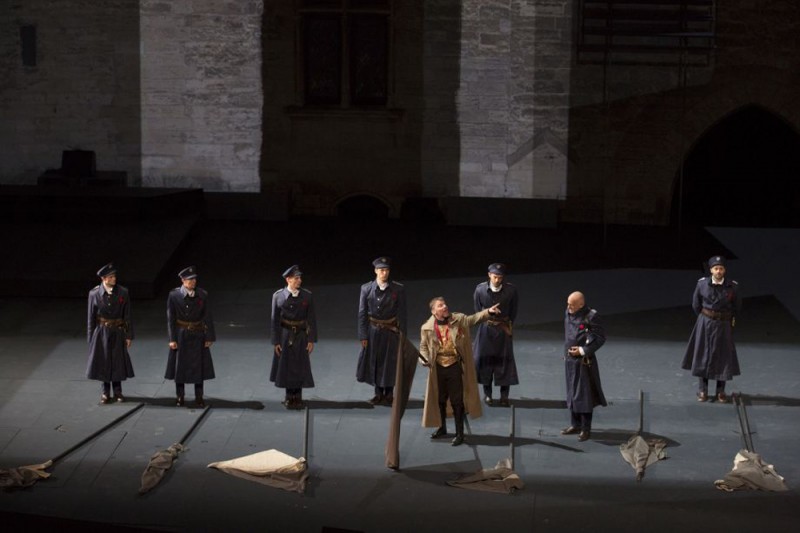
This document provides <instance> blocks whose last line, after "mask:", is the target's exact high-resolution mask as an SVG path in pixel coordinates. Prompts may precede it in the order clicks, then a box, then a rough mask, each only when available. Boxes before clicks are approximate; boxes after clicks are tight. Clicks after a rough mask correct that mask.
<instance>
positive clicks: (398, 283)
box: [392, 280, 403, 287]
mask: <svg viewBox="0 0 800 533" xmlns="http://www.w3.org/2000/svg"><path fill="white" fill-rule="evenodd" d="M392 285H397V286H399V287H402V286H403V284H402V283H400V282H399V281H394V280H392Z"/></svg>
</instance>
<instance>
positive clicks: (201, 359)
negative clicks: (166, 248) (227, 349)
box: [164, 266, 217, 407]
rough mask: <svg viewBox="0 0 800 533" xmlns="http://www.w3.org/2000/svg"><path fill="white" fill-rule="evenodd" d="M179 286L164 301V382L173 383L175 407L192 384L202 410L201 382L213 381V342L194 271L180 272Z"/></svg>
mask: <svg viewBox="0 0 800 533" xmlns="http://www.w3.org/2000/svg"><path fill="white" fill-rule="evenodd" d="M178 276H179V277H180V278H181V286H180V287H177V288H175V289H172V290H171V291H170V293H169V296H168V297H167V331H168V334H169V357H168V359H167V371H166V374H165V375H164V377H165V378H167V379H174V380H175V394H176V396H177V405H178V406H183V405H184V393H185V386H184V385H185V384H186V383H193V384H194V396H195V403H196V404H197V406H198V407H203V406H204V405H205V401H204V400H203V382H204V381H205V380H207V379H214V362H213V360H212V359H211V350H210V348H211V345H212V344H213V343H214V341H216V340H217V336H216V333H215V332H214V320H213V318H212V316H211V306H210V305H209V301H208V293H207V292H206V291H205V290H203V289H201V288H200V287H198V286H197V268H196V267H194V266H190V267H187V268H184V269H183V270H181V271H180V273H179V274H178Z"/></svg>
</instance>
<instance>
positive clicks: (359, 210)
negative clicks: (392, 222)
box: [336, 194, 389, 221]
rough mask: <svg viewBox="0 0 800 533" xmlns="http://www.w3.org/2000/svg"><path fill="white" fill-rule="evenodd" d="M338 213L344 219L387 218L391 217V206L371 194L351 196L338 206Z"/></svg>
mask: <svg viewBox="0 0 800 533" xmlns="http://www.w3.org/2000/svg"><path fill="white" fill-rule="evenodd" d="M336 214H337V215H338V216H339V218H341V219H343V220H351V221H366V220H373V221H374V220H385V219H387V218H388V217H389V206H388V205H386V204H385V203H384V202H383V201H381V200H380V199H378V198H376V197H375V196H372V195H369V194H357V195H354V196H350V197H348V198H346V199H344V200H342V201H341V202H339V203H338V204H337V206H336Z"/></svg>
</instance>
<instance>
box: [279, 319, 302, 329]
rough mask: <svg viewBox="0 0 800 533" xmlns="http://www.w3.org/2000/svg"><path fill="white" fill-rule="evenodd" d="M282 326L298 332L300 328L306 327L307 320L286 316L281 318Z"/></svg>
mask: <svg viewBox="0 0 800 533" xmlns="http://www.w3.org/2000/svg"><path fill="white" fill-rule="evenodd" d="M281 326H283V327H284V328H286V329H290V330H292V333H297V330H298V329H305V327H306V321H305V320H286V319H285V318H282V319H281Z"/></svg>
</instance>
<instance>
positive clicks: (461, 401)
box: [419, 296, 500, 446]
mask: <svg viewBox="0 0 800 533" xmlns="http://www.w3.org/2000/svg"><path fill="white" fill-rule="evenodd" d="M430 308H431V318H429V319H428V321H427V322H425V323H424V324H423V325H422V331H421V334H420V336H421V340H420V345H419V353H420V354H421V355H422V357H424V358H425V360H426V361H427V363H426V364H425V366H427V367H428V368H429V369H430V374H429V375H428V386H427V389H426V391H425V409H424V410H423V414H422V425H423V427H435V428H438V429H437V430H436V431H434V432H433V434H432V435H431V438H432V439H438V438H442V437H444V436H445V435H447V426H446V422H445V419H446V417H447V412H448V409H447V407H448V403H449V404H450V407H451V409H452V413H453V418H454V421H455V425H456V436H455V438H454V439H453V441H452V444H453V446H458V445H459V444H461V443H463V442H464V415H465V412H466V413H469V415H470V416H471V417H472V418H478V417H479V416H481V414H482V412H481V400H480V396H479V395H478V381H477V378H476V376H475V365H474V364H473V362H472V341H471V340H470V333H469V328H471V327H472V326H474V325H475V324H478V323H480V322H483V321H484V320H487V319H488V318H489V315H490V314H491V315H494V314H498V313H500V304H495V305H494V306H492V307H490V308H489V309H484V310H483V311H480V312H478V313H475V314H474V315H465V314H463V313H452V314H451V313H450V310H449V309H448V307H447V302H445V300H444V298H442V297H441V296H437V297H436V298H434V299H433V300H431V302H430Z"/></svg>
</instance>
